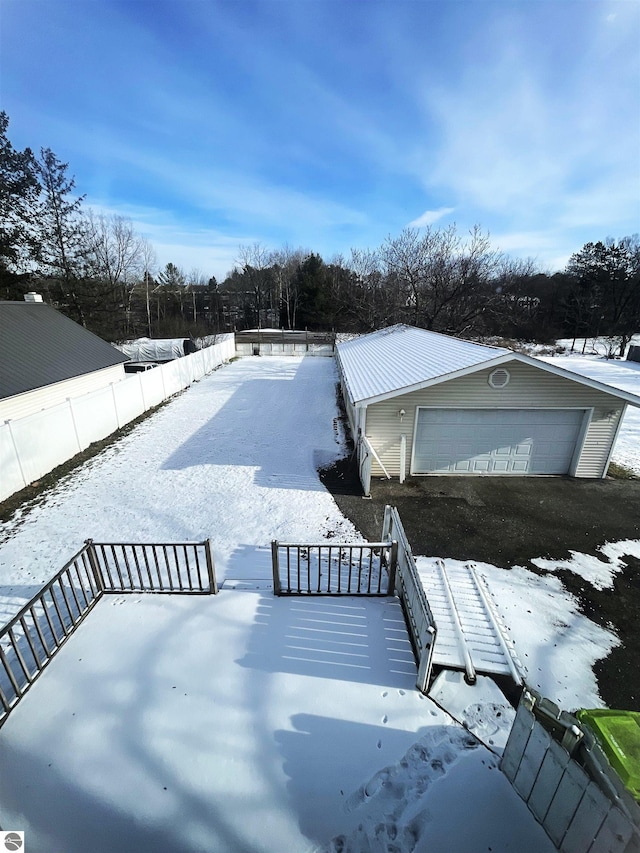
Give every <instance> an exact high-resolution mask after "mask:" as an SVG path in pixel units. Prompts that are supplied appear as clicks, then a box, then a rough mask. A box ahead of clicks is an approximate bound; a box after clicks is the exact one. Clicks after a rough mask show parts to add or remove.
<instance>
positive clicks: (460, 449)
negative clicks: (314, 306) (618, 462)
mask: <svg viewBox="0 0 640 853" xmlns="http://www.w3.org/2000/svg"><path fill="white" fill-rule="evenodd" d="M336 359H337V362H338V369H339V373H340V378H341V383H342V391H343V396H344V400H345V405H346V409H347V414H348V417H349V422H350V425H351V429H352V432H353V436H354V440H355V441H356V444H357V448H358V460H359V464H360V477H361V480H362V483H363V486H364V488H365V493H368V491H369V484H370V478H371V476H372V475H373V476H387V477H398V478H399V479H400V480H401V481H403V480H404V479H405V478H406V477H407V476H410V475H411V476H420V475H426V474H454V475H483V474H484V475H520V476H530V475H563V474H565V475H570V476H574V477H604V476H606V473H607V468H608V466H609V460H610V458H611V453H612V450H613V446H614V443H615V439H616V436H617V433H618V430H619V428H620V424H621V421H622V417H623V415H624V412H625V409H626V407H627V405H632V406H637V407H640V397H636V396H635V395H633V394H629V393H627V392H625V391H619V390H618V389H616V388H612V387H610V386H608V385H604V384H603V383H600V382H596V381H594V380H591V379H587V378H585V377H583V376H578V375H577V374H575V373H571V372H570V371H568V370H564V369H563V368H559V367H555V366H554V365H553V364H548V363H546V362H542V361H539V360H538V359H535V358H531V357H529V356H525V355H520V354H519V353H515V352H513V351H512V350H509V349H505V348H502V347H490V346H485V345H482V344H477V343H472V342H470V341H462V340H459V339H457V338H451V337H449V336H447V335H441V334H437V333H435V332H428V331H425V330H424V329H416V328H413V327H411V326H404V325H399V326H392V327H391V328H388V329H382V330H381V331H378V332H373V333H371V334H369V335H363V336H362V337H359V338H355V339H353V340H351V341H347V342H345V343H342V344H339V345H338V347H337V354H336Z"/></svg>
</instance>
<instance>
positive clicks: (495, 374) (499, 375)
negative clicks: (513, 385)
mask: <svg viewBox="0 0 640 853" xmlns="http://www.w3.org/2000/svg"><path fill="white" fill-rule="evenodd" d="M510 379H511V376H510V375H509V371H508V370H505V369H504V367H499V368H498V369H497V370H494V371H492V372H491V373H490V374H489V385H491V387H492V388H504V387H505V386H507V385H508V384H509V380H510Z"/></svg>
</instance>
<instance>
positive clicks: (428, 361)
mask: <svg viewBox="0 0 640 853" xmlns="http://www.w3.org/2000/svg"><path fill="white" fill-rule="evenodd" d="M337 350H338V357H339V360H340V364H341V365H342V371H343V377H344V380H345V383H346V385H347V387H348V389H349V393H350V395H351V397H352V399H353V402H354V403H357V402H360V401H362V400H368V399H370V398H372V397H379V396H381V395H383V394H389V393H391V392H393V391H397V390H399V389H401V388H409V387H411V386H413V385H418V384H420V383H422V382H425V381H428V380H432V379H436V378H438V377H444V376H446V375H447V374H450V373H456V372H457V371H459V370H465V369H468V368H472V367H476V366H479V365H481V364H484V363H485V362H487V361H492V360H493V359H496V358H500V357H501V356H507V355H511V354H512V352H511V350H508V349H505V348H504V347H491V346H486V345H484V344H476V343H472V342H471V341H463V340H460V339H459V338H452V337H450V336H449V335H441V334H439V333H438V332H428V331H426V330H425V329H417V328H415V327H413V326H405V325H402V324H399V325H397V326H390V327H388V328H386V329H381V330H380V331H377V332H372V333H371V334H369V335H363V336H362V337H359V338H354V339H353V340H351V341H345V342H344V343H342V344H339V345H338V347H337Z"/></svg>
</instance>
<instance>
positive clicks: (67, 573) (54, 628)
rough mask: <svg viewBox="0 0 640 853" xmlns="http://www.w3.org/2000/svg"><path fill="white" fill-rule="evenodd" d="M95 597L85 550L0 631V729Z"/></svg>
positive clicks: (96, 587) (96, 589) (97, 592)
mask: <svg viewBox="0 0 640 853" xmlns="http://www.w3.org/2000/svg"><path fill="white" fill-rule="evenodd" d="M101 595H102V590H101V589H100V584H99V583H98V581H97V579H96V577H95V575H94V573H93V568H92V566H91V563H90V560H89V558H88V548H87V546H85V547H84V548H83V549H82V550H81V551H79V552H78V553H77V554H76V555H75V556H74V557H72V559H71V560H70V561H69V562H68V563H67V564H66V566H64V568H62V569H61V570H60V571H59V572H58V573H57V574H56V575H55V576H54V577H53V578H52V579H51V580H50V581H49V583H47V584H46V585H45V586H44V587H43V588H42V589H41V590H40V591H39V592H38V594H37V595H36V596H35V597H34V598H32V599H31V601H30V602H29V603H28V604H26V605H25V606H24V607H23V608H22V609H21V610H20V611H19V612H18V613H17V614H16V616H14V618H13V619H12V620H11V621H10V622H9V623H8V625H6V626H5V627H4V628H3V629H2V631H0V725H2V723H3V722H4V720H5V719H6V717H7V716H8V714H9V712H10V711H11V710H12V708H14V707H15V705H16V704H17V703H18V702H19V701H20V699H21V698H22V697H23V696H24V694H25V693H26V692H27V690H28V689H29V688H30V687H31V685H32V684H33V683H34V682H35V680H36V679H37V678H38V676H39V675H40V673H41V672H42V671H43V670H44V668H45V667H46V666H47V664H48V663H49V661H50V660H51V659H52V658H53V656H54V655H55V654H56V652H57V651H58V649H59V648H60V647H61V646H62V645H63V643H64V642H65V640H66V639H67V638H68V637H69V636H70V635H71V634H72V633H73V631H74V630H75V629H76V628H77V626H78V625H79V624H80V623H81V622H82V620H83V619H84V618H85V616H86V615H87V614H88V613H89V611H90V610H91V609H92V608H93V607H94V605H95V604H96V602H97V601H98V599H99V598H100V596H101Z"/></svg>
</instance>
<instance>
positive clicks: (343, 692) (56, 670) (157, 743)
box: [0, 583, 552, 853]
mask: <svg viewBox="0 0 640 853" xmlns="http://www.w3.org/2000/svg"><path fill="white" fill-rule="evenodd" d="M252 586H255V585H254V584H250V583H247V584H246V585H241V584H238V585H235V588H231V589H227V590H225V589H223V590H222V591H221V593H220V594H219V595H218V596H217V597H215V598H214V597H211V598H208V597H205V598H202V597H198V598H189V597H186V596H171V597H169V596H152V595H147V596H145V595H140V596H137V595H136V596H128V597H125V596H123V597H109V598H107V599H104V600H103V601H102V602H100V604H99V605H98V607H97V608H96V610H95V611H94V612H93V613H92V614H91V616H90V617H89V619H88V620H87V621H86V622H85V623H84V624H83V625H82V626H81V627H80V628H79V630H78V632H77V633H76V634H75V635H74V636H73V637H72V638H71V640H70V641H69V642H68V644H67V645H66V646H65V647H64V648H63V649H62V650H61V652H60V653H59V655H58V656H57V658H56V659H54V661H53V662H52V663H51V665H50V667H49V669H48V670H47V672H46V673H45V674H44V675H43V677H42V678H41V679H40V680H39V682H38V683H37V684H36V685H35V686H34V687H33V689H32V690H31V691H30V693H29V694H28V695H27V696H26V697H25V698H24V699H23V701H22V703H21V704H20V705H19V707H18V708H17V709H16V710H15V711H14V712H13V714H12V715H11V717H10V719H9V721H8V722H7V723H6V725H5V726H4V727H3V728H2V730H1V731H0V762H1V764H2V774H1V776H0V800H1V803H2V805H1V807H0V820H1V824H2V826H3V828H9V829H24V830H26V839H27V844H28V848H27V849H28V850H29V851H42V853H45V851H53V850H58V849H60V850H62V849H63V850H65V853H86V851H88V850H90V851H92V853H102V851H104V853H111V851H113V850H126V851H146V850H149V851H150V850H154V851H159V853H169V851H171V853H174V851H175V853H190V851H214V850H215V851H217V853H223V851H226V853H239V851H246V853H249V851H251V853H259V851H270V853H275V852H276V851H285V850H287V851H288V850H291V851H294V850H295V851H305V850H311V849H313V848H314V847H316V846H317V845H322V844H327V843H328V842H329V840H330V839H331V838H332V837H334V836H337V835H339V834H341V833H351V832H354V831H355V832H356V833H357V827H358V826H359V825H360V824H361V823H363V821H364V823H365V824H366V823H368V822H370V820H371V815H370V811H371V810H370V809H367V801H368V800H369V798H370V796H372V795H373V794H374V793H376V792H377V791H378V790H379V789H380V788H381V787H382V786H383V782H385V781H386V780H388V778H389V777H390V776H392V775H393V768H394V767H395V766H396V765H397V764H398V762H399V761H400V760H401V758H402V757H403V755H405V753H407V752H409V757H408V761H409V763H410V764H412V766H413V769H414V772H415V773H418V774H421V782H420V785H421V790H422V793H424V789H425V787H426V786H428V785H429V784H430V783H431V782H432V781H434V780H435V779H440V778H441V777H445V776H447V775H449V774H451V775H452V777H453V779H457V782H454V781H453V780H452V782H451V783H450V784H452V785H455V784H458V785H459V784H461V779H462V776H463V775H464V778H465V781H464V794H463V797H464V804H465V805H464V812H465V821H472V822H473V832H472V833H470V831H469V829H468V828H467V829H466V830H462V829H461V828H460V827H458V826H457V824H458V818H457V817H456V816H455V815H453V814H452V812H451V809H450V807H449V808H446V809H442V810H440V811H438V810H435V811H434V812H433V813H432V815H431V817H430V820H429V821H424V820H422V821H417V822H416V823H415V834H416V840H419V839H421V838H422V837H423V836H424V838H425V839H427V838H434V839H435V838H447V837H448V836H449V834H451V833H453V836H452V837H455V838H457V839H458V840H457V841H456V844H455V846H454V847H451V848H447V849H456V850H457V851H460V853H464V851H469V853H471V850H476V849H488V848H492V849H493V850H507V849H521V850H533V849H535V850H538V851H544V850H546V849H552V848H550V847H548V842H547V839H546V836H545V835H544V833H543V832H542V830H541V829H540V827H538V826H537V824H536V823H535V821H534V820H533V818H531V816H530V815H529V813H528V812H527V809H526V807H525V806H524V805H523V804H522V803H521V801H520V800H519V798H518V795H517V794H516V793H515V792H514V791H513V790H512V788H511V787H510V785H509V783H508V782H507V780H506V778H505V777H504V776H503V775H502V774H501V773H500V772H499V770H497V761H498V759H497V757H496V756H494V755H493V754H492V753H490V752H489V751H488V750H486V749H484V748H483V747H480V746H477V745H476V746H475V748H470V745H471V740H470V738H469V735H468V734H467V733H466V732H464V730H463V729H462V728H461V727H460V726H458V725H457V724H454V722H453V720H452V719H451V718H450V717H448V715H447V714H445V712H443V711H442V710H440V709H439V708H438V707H437V706H436V705H434V704H433V703H432V702H431V701H430V700H429V699H426V698H424V697H423V696H421V694H419V693H418V692H417V691H416V690H415V688H414V683H415V677H416V668H415V664H414V660H413V655H412V652H411V649H410V646H409V642H408V638H407V634H406V630H405V626H404V622H403V618H402V614H401V612H400V608H399V605H398V602H397V601H396V600H383V599H344V600H339V601H336V600H333V599H331V600H328V599H314V600H308V599H298V598H286V599H283V598H275V597H274V596H273V594H272V593H271V591H270V590H264V589H255V588H251V587H252ZM421 736H426V739H425V740H424V741H423V742H422V743H421V744H420V745H419V748H416V747H414V744H415V743H416V741H418V739H419V738H420V737H421ZM412 747H413V749H412ZM383 768H387V770H386V771H384V772H383V774H382V775H381V773H380V771H383ZM385 773H386V775H385ZM367 785H368V786H369V787H368V788H367ZM405 786H406V782H405ZM446 789H447V786H446V785H445V790H446ZM387 796H389V797H394V796H395V797H397V798H398V803H400V802H404V801H405V800H406V798H407V797H412V796H417V794H416V793H413V792H412V791H411V790H405V788H404V787H402V786H401V789H400V788H396V789H395V790H394V789H393V787H392V786H389V791H388V794H387ZM449 796H451V792H449ZM487 809H488V810H489V811H488V812H487ZM505 815H506V818H505ZM387 823H388V822H387ZM381 831H382V830H381ZM399 831H401V829H400V828H399V827H396V828H395V830H394V828H393V827H392V826H391V824H389V825H387V826H386V827H385V829H384V833H383V834H386V835H388V836H389V840H392V838H393V835H394V832H399ZM465 838H466V841H465ZM472 839H473V843H472ZM465 845H467V846H465ZM477 845H480V846H477ZM381 849H383V848H381ZM401 849H410V848H405V847H402V848H401ZM425 849H426V848H425ZM435 849H438V848H435ZM440 849H443V848H440Z"/></svg>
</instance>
